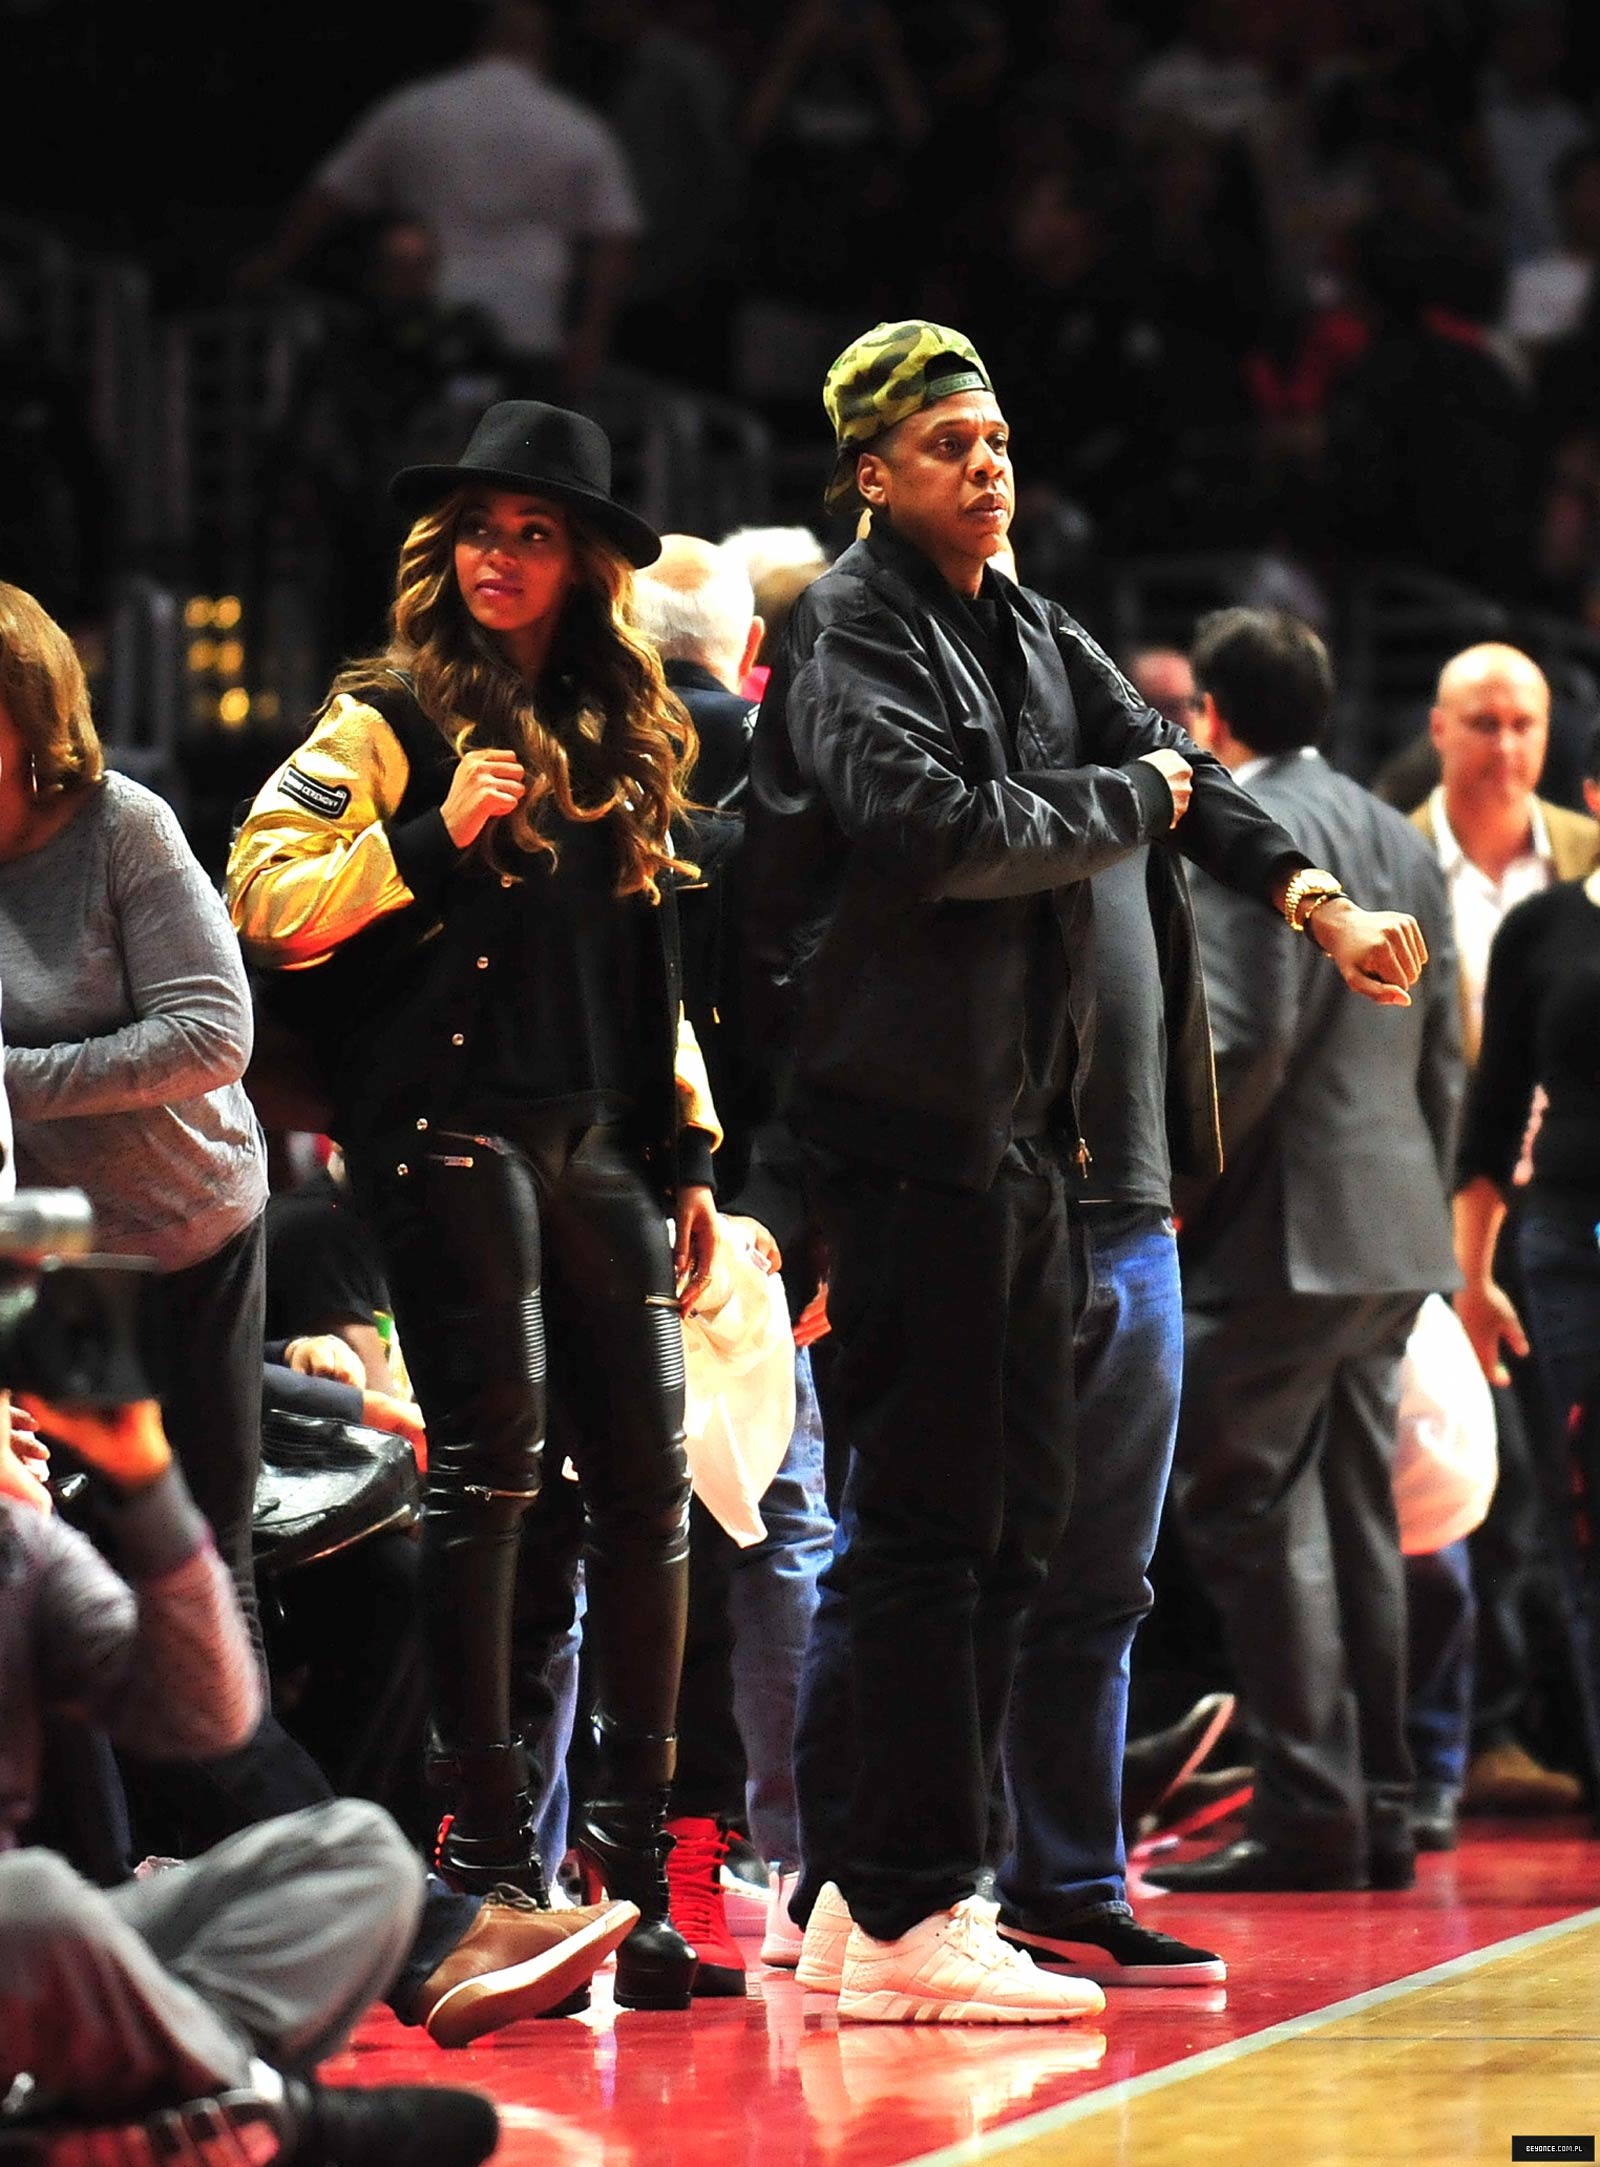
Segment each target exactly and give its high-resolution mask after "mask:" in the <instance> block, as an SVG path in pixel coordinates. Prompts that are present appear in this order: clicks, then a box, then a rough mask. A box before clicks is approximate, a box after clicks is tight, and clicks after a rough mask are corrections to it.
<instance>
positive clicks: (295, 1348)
mask: <svg viewBox="0 0 1600 2167" xmlns="http://www.w3.org/2000/svg"><path fill="white" fill-rule="evenodd" d="M283 1359H284V1361H285V1362H286V1363H287V1364H288V1365H289V1367H290V1369H292V1370H297V1371H298V1372H299V1374H300V1375H301V1376H302V1377H331V1378H332V1379H333V1381H334V1383H335V1384H348V1385H354V1386H355V1388H356V1390H357V1391H358V1392H362V1391H365V1389H366V1383H367V1373H366V1370H365V1369H364V1368H363V1367H362V1363H361V1357H360V1355H358V1354H357V1353H356V1351H355V1349H354V1348H353V1347H349V1346H346V1344H345V1342H344V1341H343V1340H342V1339H341V1338H340V1337H339V1335H338V1333H337V1332H316V1333H311V1334H308V1335H307V1336H306V1337H305V1338H304V1339H291V1340H290V1342H289V1344H288V1346H287V1347H285V1348H284V1350H283Z"/></svg>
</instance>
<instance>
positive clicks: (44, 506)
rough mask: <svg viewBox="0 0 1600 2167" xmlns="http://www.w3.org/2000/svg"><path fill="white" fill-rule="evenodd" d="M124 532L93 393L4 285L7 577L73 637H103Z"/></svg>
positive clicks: (1, 368)
mask: <svg viewBox="0 0 1600 2167" xmlns="http://www.w3.org/2000/svg"><path fill="white" fill-rule="evenodd" d="M122 524H123V506H122V504H121V503H120V501H119V498H118V492H117V488H116V485H115V482H114V480H113V477H112V474H111V471H110V469H109V467H108V465H107V463H106V460H105V457H104V454H103V453H102V451H101V450H100V447H99V445H98V444H97V443H96V442H95V438H94V433H93V430H92V429H91V427H90V420H89V399H88V391H87V387H86V385H85V384H84V383H83V381H82V380H81V379H80V378H78V377H76V376H74V375H71V374H68V373H67V372H66V371H64V370H62V369H59V368H57V367H56V366H55V364H54V363H53V362H52V361H51V360H50V359H49V358H48V356H47V354H46V352H45V351H44V348H43V342H42V340H41V339H40V337H39V336H38V332H37V327H36V325H34V324H33V323H32V322H31V321H30V320H29V318H28V316H27V314H26V312H25V310H24V309H23V306H22V302H21V298H20V295H19V294H17V293H15V292H13V291H12V290H11V288H10V286H9V284H8V283H7V282H5V280H4V279H3V278H0V574H3V576H4V577H5V578H7V579H9V580H11V581H13V582H14V583H15V584H16V585H18V586H20V587H24V588H26V589H27V590H28V592H29V593H31V594H36V595H38V597H39V599H40V600H41V602H43V604H44V606H45V607H46V608H47V609H48V610H49V611H50V613H51V615H52V616H54V617H55V618H56V619H58V621H59V622H61V623H62V624H64V625H66V626H67V628H68V629H69V631H71V632H72V634H73V635H74V637H83V636H87V635H90V634H94V633H98V632H99V631H100V630H101V629H102V626H103V621H104V618H105V614H106V609H107V588H108V584H109V581H110V577H111V574H112V571H113V569H114V568H115V566H116V564H117V561H118V552H119V549H120V546H121V536H122Z"/></svg>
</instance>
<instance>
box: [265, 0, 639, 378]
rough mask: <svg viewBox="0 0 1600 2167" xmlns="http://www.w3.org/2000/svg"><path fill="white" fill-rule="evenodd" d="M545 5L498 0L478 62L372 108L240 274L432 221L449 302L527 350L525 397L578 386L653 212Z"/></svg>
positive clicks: (274, 274) (596, 355)
mask: <svg viewBox="0 0 1600 2167" xmlns="http://www.w3.org/2000/svg"><path fill="white" fill-rule="evenodd" d="M551 31H552V17H551V10H550V8H549V6H548V5H547V4H546V0H493V5H492V6H491V7H490V8H489V9H488V11H487V14H486V17H485V19H484V22H483V25H482V28H481V30H480V32H479V34H478V37H477V39H476V41H475V43H474V45H473V48H472V51H471V52H470V53H469V54H468V56H467V57H466V58H465V59H464V60H463V61H461V62H459V63H458V64H457V65H456V66H455V67H453V68H449V69H447V70H445V71H444V72H443V73H442V74H439V75H432V76H428V77H425V78H423V79H422V80H420V81H417V82H414V83H410V84H406V85H403V86H402V87H401V88H400V89H398V90H395V91H392V92H391V93H390V94H389V95H388V96H386V97H384V98H381V99H380V100H379V101H378V102H377V103H376V104H375V105H373V106H371V107H370V108H369V109H368V110H367V112H365V113H364V114H363V115H362V116H361V117H360V118H359V119H358V120H357V121H356V123H355V125H354V126H353V127H352V128H351V130H350V131H349V133H348V134H347V135H346V136H345V137H344V139H343V140H342V141H341V142H340V143H338V144H337V145H336V146H335V147H334V149H333V150H332V151H331V152H330V153H329V155H328V156H327V157H326V158H325V159H324V160H323V161H322V163H321V164H320V165H319V166H318V167H317V169H316V171H315V172H314V173H313V175H312V176H311V178H310V180H309V182H308V183H307V184H306V185H305V187H304V188H303V189H302V190H301V192H300V194H299V195H298V196H297V197H296V198H295V199H294V201H293V202H292V203H291V204H290V205H289V208H288V210H287V212H286V213H285V215H284V218H283V221H282V223H281V225H280V227H279V229H278V232H277V234H276V236H275V237H274V239H273V240H272V241H271V242H270V243H269V245H268V246H267V248H266V249H265V250H264V251H263V252H262V253H261V254H260V255H258V256H255V257H253V258H252V259H250V261H248V262H247V263H246V264H244V265H243V266H242V267H241V270H240V274H239V278H240V283H241V284H242V285H243V286H244V287H245V288H247V289H249V288H256V287H260V286H264V285H267V284H269V283H270V282H271V281H272V280H274V279H277V278H282V277H283V276H285V275H286V274H287V273H288V272H290V271H292V270H293V269H294V268H295V266H296V265H297V264H299V263H300V262H301V261H302V259H303V258H304V257H305V256H306V255H307V253H308V252H309V250H310V249H311V247H312V246H313V244H314V243H315V242H317V241H318V240H319V239H320V238H321V237H322V236H323V234H324V233H326V232H327V231H328V230H329V228H331V227H332V226H334V225H336V224H337V223H338V221H339V220H340V219H342V218H346V217H350V216H355V215H359V214H361V213H364V212H365V213H376V212H381V211H391V212H405V213H407V214H409V215H410V216H411V217H413V218H417V219H421V220H423V221H424V222H425V223H427V224H428V225H429V226H431V227H432V229H433V231H434V233H435V234H436V235H437V237H438V242H439V252H440V280H439V290H440V293H441V295H442V297H443V298H444V299H445V300H446V301H447V302H469V303H473V304H475V305H476V306H478V307H479V308H481V309H483V310H484V311H485V313H486V314H487V315H488V316H489V317H490V318H491V320H492V321H493V322H494V324H495V325H496V327H497V329H498V331H499V333H500V337H501V339H502V340H503V342H504V343H505V345H506V346H507V347H508V348H509V349H510V350H511V352H512V353H513V354H514V355H515V356H516V357H517V361H518V364H519V381H518V384H517V387H516V388H517V390H518V391H519V392H522V393H525V394H527V395H529V396H534V397H538V396H543V395H546V394H549V393H551V392H554V391H556V390H558V389H559V390H562V391H565V392H566V393H568V394H575V393H577V392H579V391H581V390H582V389H583V387H584V386H586V385H587V384H589V383H590V382H591V381H592V379H593V378H594V375H595V373H596V371H597V370H598V369H599V368H600V366H601V365H602V363H603V362H604V361H605V360H606V358H607V355H608V352H609V350H610V341H611V333H612V326H613V322H614V319H615V316H616V312H617V308H618V305H619V302H620V300H621V298H622V294H623V291H624V289H625V286H626V281H627V276H628V271H629V268H630V265H631V260H632V252H633V250H632V244H633V241H634V238H635V236H636V235H637V234H638V232H639V227H640V217H639V209H638V205H637V203H636V201H635V199H634V192H633V187H632V184H631V182H630V181H629V178H628V170H627V162H626V160H625V158H624V156H623V153H622V149H621V147H620V145H619V144H618V142H617V140H616V137H615V136H614V135H613V133H612V131H611V130H610V129H609V128H608V127H607V126H606V124H605V122H604V121H602V120H601V119H600V117H599V115H598V114H596V113H593V112H590V111H589V110H588V109H587V108H586V107H585V106H582V105H580V104H579V103H578V102H577V101H576V100H575V99H573V98H570V97H568V96H567V95H566V93H565V92H563V91H560V90H557V89H556V88H555V87H554V85H553V84H552V83H550V82H549V81H548V80H547V68H548V63H549V55H550V40H551Z"/></svg>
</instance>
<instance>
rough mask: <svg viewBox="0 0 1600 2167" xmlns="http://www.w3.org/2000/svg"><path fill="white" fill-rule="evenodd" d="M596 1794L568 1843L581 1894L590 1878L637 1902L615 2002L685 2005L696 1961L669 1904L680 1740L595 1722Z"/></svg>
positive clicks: (619, 1960) (619, 1967) (657, 2006)
mask: <svg viewBox="0 0 1600 2167" xmlns="http://www.w3.org/2000/svg"><path fill="white" fill-rule="evenodd" d="M595 1741H596V1746H597V1749H598V1753H599V1768H598V1772H597V1784H596V1796H594V1797H593V1798H591V1799H589V1800H587V1801H586V1803H585V1805H584V1808H583V1812H582V1815H581V1816H580V1818H579V1822H578V1829H577V1834H576V1836H575V1838H574V1842H573V1848H574V1850H575V1851H576V1852H577V1854H578V1857H579V1860H580V1863H581V1865H582V1867H583V1871H584V1878H585V1884H586V1885H585V1890H584V1893H585V1896H589V1895H590V1894H591V1892H592V1889H593V1887H594V1885H595V1884H598V1886H599V1887H601V1888H603V1889H604V1890H605V1893H606V1894H607V1895H608V1896H610V1897H618V1898H621V1899H622V1900H623V1901H624V1902H625V1903H630V1904H637V1905H638V1907H639V1923H638V1925H637V1926H636V1927H635V1928H634V1929H633V1931H632V1933H630V1934H629V1936H628V1938H627V1940H626V1941H624V1942H623V1944H622V1946H621V1947H620V1948H619V1949H618V1951H617V1977H616V1989H615V1994H616V2000H617V2003H618V2005H619V2006H620V2007H621V2008H624V2009H687V2008H688V2006H689V1996H690V1991H691V1989H692V1988H693V1985H694V1975H695V1970H696V1968H697V1966H698V1964H699V1961H700V1959H699V1958H698V1957H697V1956H696V1954H695V1952H694V1950H693V1949H691V1948H690V1946H689V1944H688V1942H686V1941H685V1940H684V1938H683V1936H682V1935H681V1934H680V1933H679V1932H678V1929H677V1928H676V1927H675V1926H674V1925H673V1923H672V1919H671V1916H670V1913H669V1908H668V1893H667V1853H668V1852H669V1851H670V1850H671V1849H672V1838H671V1837H670V1836H669V1835H667V1833H666V1825H665V1824H666V1818H667V1798H668V1792H669V1790H670V1787H671V1782H672V1763H673V1756H674V1752H675V1750H676V1746H677V1741H676V1739H675V1738H671V1737H666V1738H662V1737H633V1738H627V1737H623V1736H621V1735H619V1734H618V1733H617V1732H616V1731H615V1730H613V1729H612V1728H611V1727H610V1725H608V1724H607V1722H606V1719H605V1717H604V1716H599V1717H597V1718H596V1720H595Z"/></svg>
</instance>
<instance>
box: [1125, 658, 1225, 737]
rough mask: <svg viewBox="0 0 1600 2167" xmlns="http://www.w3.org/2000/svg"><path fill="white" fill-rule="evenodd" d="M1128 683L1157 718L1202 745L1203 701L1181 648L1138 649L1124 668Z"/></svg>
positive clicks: (1187, 659)
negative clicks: (1185, 731)
mask: <svg viewBox="0 0 1600 2167" xmlns="http://www.w3.org/2000/svg"><path fill="white" fill-rule="evenodd" d="M1125 668H1126V674H1127V678H1128V682H1129V683H1130V684H1131V685H1132V686H1133V688H1134V690H1135V691H1136V692H1137V693H1138V695H1139V697H1140V698H1141V699H1142V700H1144V701H1146V702H1147V703H1148V704H1149V705H1150V706H1151V707H1153V708H1154V709H1155V711H1156V713H1157V714H1158V715H1161V716H1164V717H1165V719H1166V720H1167V721H1168V722H1170V723H1172V724H1174V725H1175V726H1176V727H1177V728H1178V729H1180V730H1187V731H1188V733H1189V735H1190V736H1191V737H1192V738H1195V739H1196V740H1197V742H1198V743H1200V744H1202V745H1203V744H1204V743H1205V742H1206V741H1205V738H1204V737H1203V736H1202V735H1201V731H1202V729H1203V728H1204V724H1205V704H1206V703H1205V701H1204V700H1203V699H1202V698H1201V696H1200V694H1199V693H1198V692H1197V691H1196V690H1195V682H1194V671H1193V669H1191V667H1190V665H1189V657H1188V656H1187V655H1186V654H1185V653H1184V652H1183V650H1182V648H1181V647H1140V648H1136V649H1135V650H1134V652H1133V653H1132V654H1131V655H1129V657H1128V659H1127V663H1126V665H1125Z"/></svg>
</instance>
